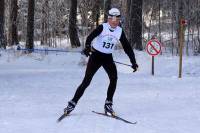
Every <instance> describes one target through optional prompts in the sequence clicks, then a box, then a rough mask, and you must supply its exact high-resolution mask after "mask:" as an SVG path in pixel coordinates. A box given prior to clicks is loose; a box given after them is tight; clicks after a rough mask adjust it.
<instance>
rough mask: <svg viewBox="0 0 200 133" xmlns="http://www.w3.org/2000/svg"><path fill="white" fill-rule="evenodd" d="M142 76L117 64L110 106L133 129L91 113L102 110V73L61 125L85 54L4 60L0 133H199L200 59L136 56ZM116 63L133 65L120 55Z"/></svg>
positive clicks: (1, 66) (104, 80)
mask: <svg viewBox="0 0 200 133" xmlns="http://www.w3.org/2000/svg"><path fill="white" fill-rule="evenodd" d="M135 54H136V59H137V62H138V65H139V71H137V72H136V73H132V69H131V68H130V67H127V66H124V65H120V64H116V65H117V69H118V84H117V89H116V93H115V96H114V105H113V108H114V109H115V111H116V114H118V115H119V116H121V117H123V118H126V119H128V120H130V121H132V122H135V121H137V124H136V125H130V124H126V123H124V122H122V121H119V120H114V119H111V118H107V117H103V116H99V115H96V114H94V113H92V112H91V111H92V110H95V111H99V112H103V106H104V102H105V98H106V91H107V87H108V84H109V79H108V77H107V75H106V73H105V71H104V70H103V69H102V68H101V69H99V71H98V72H97V73H96V75H95V76H94V78H93V80H92V82H91V84H90V86H89V87H88V88H87V89H86V91H85V93H84V95H83V97H82V98H81V99H80V101H79V103H78V105H77V106H76V108H75V110H74V111H73V112H72V113H71V116H70V117H68V118H66V119H64V120H63V121H61V122H60V123H57V122H56V120H57V119H58V117H59V116H60V115H61V114H62V113H63V108H64V107H66V105H67V102H68V101H69V100H70V99H71V98H72V97H73V95H74V93H75V91H76V88H77V87H78V85H79V84H80V83H81V81H82V79H83V77H84V72H85V68H86V66H81V65H78V63H79V62H80V53H59V54H56V53H51V54H48V55H44V56H43V55H41V54H38V53H33V54H32V55H22V56H17V55H16V54H15V55H14V54H8V53H5V52H2V53H1V56H0V133H199V130H200V126H199V125H200V85H199V83H200V58H199V56H189V57H187V56H184V57H183V77H182V78H178V64H179V57H177V56H166V55H165V56H164V55H159V56H156V57H155V75H154V76H152V75H151V57H150V56H148V55H147V54H146V53H145V52H138V51H135ZM114 59H115V60H116V61H119V62H123V63H127V64H130V62H129V59H128V57H127V56H126V55H125V54H124V53H123V52H122V51H116V52H115V53H114Z"/></svg>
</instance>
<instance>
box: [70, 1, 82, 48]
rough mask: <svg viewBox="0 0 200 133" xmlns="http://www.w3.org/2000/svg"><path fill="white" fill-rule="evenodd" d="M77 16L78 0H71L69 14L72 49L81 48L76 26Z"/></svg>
mask: <svg viewBox="0 0 200 133" xmlns="http://www.w3.org/2000/svg"><path fill="white" fill-rule="evenodd" d="M76 15H77V0H71V6H70V13H69V38H70V42H71V46H72V47H79V46H81V44H80V40H79V37H78V31H77V25H76Z"/></svg>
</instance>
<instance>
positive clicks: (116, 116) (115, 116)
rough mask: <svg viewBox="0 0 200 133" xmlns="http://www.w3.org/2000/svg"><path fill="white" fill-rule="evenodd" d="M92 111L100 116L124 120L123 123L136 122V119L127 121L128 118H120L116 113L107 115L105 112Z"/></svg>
mask: <svg viewBox="0 0 200 133" xmlns="http://www.w3.org/2000/svg"><path fill="white" fill-rule="evenodd" d="M92 112H93V113H95V114H98V115H102V116H106V117H110V118H114V119H116V120H121V121H123V122H125V123H128V124H137V121H136V122H131V121H128V120H126V119H124V118H122V117H120V116H118V115H114V116H112V115H107V114H105V113H101V112H96V111H92Z"/></svg>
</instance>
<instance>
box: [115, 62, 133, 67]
mask: <svg viewBox="0 0 200 133" xmlns="http://www.w3.org/2000/svg"><path fill="white" fill-rule="evenodd" d="M114 62H115V63H118V64H121V65H125V66H130V67H132V65H129V64H125V63H122V62H118V61H114Z"/></svg>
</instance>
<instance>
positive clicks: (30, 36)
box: [26, 0, 35, 52]
mask: <svg viewBox="0 0 200 133" xmlns="http://www.w3.org/2000/svg"><path fill="white" fill-rule="evenodd" d="M34 9H35V0H29V1H28V20H27V38H26V48H27V49H29V50H28V51H29V52H32V50H30V49H33V48H34Z"/></svg>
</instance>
